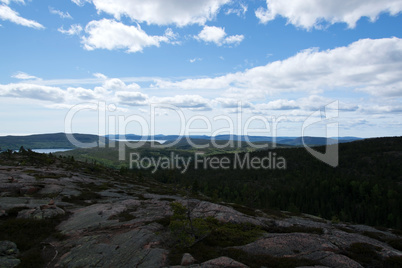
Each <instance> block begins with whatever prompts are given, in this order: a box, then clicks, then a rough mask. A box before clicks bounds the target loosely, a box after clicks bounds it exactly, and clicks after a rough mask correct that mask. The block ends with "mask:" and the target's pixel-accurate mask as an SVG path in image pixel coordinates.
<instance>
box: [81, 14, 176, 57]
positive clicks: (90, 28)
mask: <svg viewBox="0 0 402 268" xmlns="http://www.w3.org/2000/svg"><path fill="white" fill-rule="evenodd" d="M85 32H86V33H87V35H88V36H84V37H83V38H82V43H83V44H84V48H85V49H86V50H94V49H108V50H115V49H125V50H126V52H128V53H134V52H140V51H142V50H143V49H144V48H145V47H149V46H157V47H159V45H160V43H162V42H165V43H170V42H171V41H172V39H173V38H174V34H172V32H171V29H168V30H167V31H166V34H165V35H163V36H150V35H148V34H147V33H146V32H144V31H143V30H142V29H141V27H140V26H139V25H137V26H128V25H125V24H123V23H121V22H117V21H114V20H108V19H102V20H99V21H91V22H89V23H88V25H87V26H86V28H85Z"/></svg>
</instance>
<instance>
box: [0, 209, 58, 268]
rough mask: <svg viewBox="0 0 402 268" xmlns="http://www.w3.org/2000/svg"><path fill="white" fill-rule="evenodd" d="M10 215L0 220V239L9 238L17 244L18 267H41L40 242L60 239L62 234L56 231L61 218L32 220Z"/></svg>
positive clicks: (43, 262) (43, 261) (42, 261)
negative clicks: (18, 252)
mask: <svg viewBox="0 0 402 268" xmlns="http://www.w3.org/2000/svg"><path fill="white" fill-rule="evenodd" d="M14 215H15V214H14V213H13V214H12V216H11V215H10V216H9V218H7V219H2V220H1V221H0V230H1V232H0V240H10V241H13V242H14V243H16V244H17V247H18V249H19V250H20V254H19V256H18V258H19V259H20V260H21V263H20V265H19V267H41V266H43V265H44V264H45V263H46V261H45V260H44V258H43V256H42V255H41V251H42V247H43V246H42V245H41V243H42V242H43V241H45V240H47V239H50V240H60V239H64V236H63V235H61V234H60V233H59V232H58V231H56V226H57V225H58V224H59V223H60V222H61V220H62V219H61V218H55V219H46V220H34V219H17V218H15V216H14Z"/></svg>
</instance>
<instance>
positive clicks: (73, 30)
mask: <svg viewBox="0 0 402 268" xmlns="http://www.w3.org/2000/svg"><path fill="white" fill-rule="evenodd" d="M57 31H59V32H61V33H62V34H67V35H79V34H80V33H81V32H82V27H81V25H79V24H73V25H71V26H70V29H68V30H64V28H63V26H61V27H60V28H59V29H57Z"/></svg>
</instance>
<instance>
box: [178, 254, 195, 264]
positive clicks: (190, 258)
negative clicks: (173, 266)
mask: <svg viewBox="0 0 402 268" xmlns="http://www.w3.org/2000/svg"><path fill="white" fill-rule="evenodd" d="M194 262H195V259H194V257H193V256H191V254H190V253H184V254H183V257H182V258H181V265H182V266H188V265H191V264H193V263H194Z"/></svg>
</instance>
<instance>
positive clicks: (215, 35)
mask: <svg viewBox="0 0 402 268" xmlns="http://www.w3.org/2000/svg"><path fill="white" fill-rule="evenodd" d="M194 38H195V39H197V40H202V41H204V42H207V43H215V44H216V45H218V46H221V45H223V44H239V43H240V42H241V41H243V39H244V36H243V35H231V36H226V32H225V28H221V27H216V26H204V28H203V29H202V30H201V32H200V33H199V34H198V35H197V36H194Z"/></svg>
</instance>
